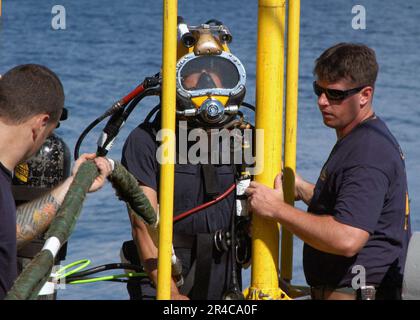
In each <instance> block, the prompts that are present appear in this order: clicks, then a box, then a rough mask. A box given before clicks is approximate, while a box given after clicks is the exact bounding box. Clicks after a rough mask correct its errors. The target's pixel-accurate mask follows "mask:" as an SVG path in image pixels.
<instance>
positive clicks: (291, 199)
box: [280, 0, 300, 282]
mask: <svg viewBox="0 0 420 320" xmlns="http://www.w3.org/2000/svg"><path fill="white" fill-rule="evenodd" d="M288 11H289V12H288V25H287V69H286V73H287V76H286V121H285V127H286V128H285V132H284V171H283V175H284V177H283V187H284V200H285V201H286V202H287V203H288V204H290V205H294V203H295V192H294V190H295V173H296V139H297V115H298V81H299V33H300V0H289V10H288ZM281 232H282V234H281V236H282V237H281V269H280V270H281V272H280V277H281V278H282V279H283V280H285V281H287V282H291V280H292V276H293V235H292V234H291V233H290V232H289V231H288V230H286V229H285V228H284V227H282V231H281Z"/></svg>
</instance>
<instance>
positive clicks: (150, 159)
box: [121, 21, 246, 300]
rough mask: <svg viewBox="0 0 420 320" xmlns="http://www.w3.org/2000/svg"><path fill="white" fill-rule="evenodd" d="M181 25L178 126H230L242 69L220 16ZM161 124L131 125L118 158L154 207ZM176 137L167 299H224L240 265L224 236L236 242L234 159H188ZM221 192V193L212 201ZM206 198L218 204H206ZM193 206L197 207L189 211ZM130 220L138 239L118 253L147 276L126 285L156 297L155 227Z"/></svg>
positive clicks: (136, 295) (135, 295)
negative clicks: (232, 233) (233, 237)
mask: <svg viewBox="0 0 420 320" xmlns="http://www.w3.org/2000/svg"><path fill="white" fill-rule="evenodd" d="M179 26H181V27H179V29H181V34H180V38H181V40H180V41H179V46H178V62H177V127H178V132H179V130H181V129H182V128H184V129H185V130H187V132H190V131H191V130H194V129H202V130H203V131H204V132H206V133H208V134H210V133H209V132H210V130H211V129H228V130H229V129H231V128H233V125H232V124H233V123H235V124H237V123H238V121H237V116H238V109H239V107H240V105H241V103H242V100H243V98H244V96H245V80H246V74H245V69H244V67H243V66H242V64H241V62H240V61H239V59H238V58H236V57H235V56H234V55H233V54H231V53H230V52H229V49H228V47H227V41H226V39H223V37H221V36H220V34H221V33H223V31H224V32H226V30H227V28H226V27H225V26H223V25H222V24H221V23H218V22H215V23H214V22H209V23H207V24H203V25H201V26H198V27H191V26H190V27H189V30H188V29H187V26H186V24H185V23H183V21H181V23H180V24H179ZM182 29H183V30H186V29H187V31H186V32H188V35H189V36H190V37H189V40H191V41H185V39H184V40H183V36H185V34H186V32H185V31H184V33H182ZM217 35H219V37H218V36H217ZM148 118H149V117H148ZM185 127H186V128H185ZM159 129H160V114H157V115H156V117H155V118H154V120H153V121H150V122H149V121H145V122H144V123H142V124H140V125H139V126H138V127H137V128H135V129H134V130H133V131H132V132H131V134H130V135H129V137H128V138H127V140H126V142H125V144H124V148H123V154H122V161H121V162H122V164H123V165H124V166H125V167H126V168H127V169H128V170H129V171H130V172H131V173H132V174H133V175H134V176H135V177H136V178H137V180H138V181H139V185H140V186H141V188H142V189H143V191H144V193H145V194H146V196H147V197H148V198H149V200H150V202H151V204H152V206H153V207H154V208H155V210H157V209H158V199H159V195H158V192H159V166H160V164H159V161H158V159H157V158H156V154H157V153H156V152H157V149H158V147H159V142H157V139H156V136H157V132H158V131H159ZM180 136H181V135H180V134H178V135H177V139H176V140H177V141H176V142H177V146H178V147H177V152H176V156H177V161H176V163H175V182H174V183H175V184H174V227H173V231H174V236H173V246H174V251H175V255H176V257H177V259H180V263H181V266H179V265H178V267H180V268H179V269H181V270H178V273H180V274H176V275H174V269H176V268H174V267H173V268H172V269H173V275H174V277H173V282H172V291H171V292H172V295H171V298H172V299H186V298H190V299H201V300H215V299H222V298H224V297H225V296H226V293H227V292H228V291H229V290H230V292H231V291H232V290H231V289H232V283H233V284H234V285H235V290H234V291H235V293H238V294H239V295H240V290H241V279H240V278H241V265H240V264H239V263H237V261H236V259H234V258H232V257H233V253H232V250H230V248H229V243H233V242H232V241H231V242H229V241H225V240H226V235H229V232H230V230H231V227H232V223H233V222H232V221H233V219H232V218H233V217H234V215H235V193H234V192H226V191H227V190H229V189H230V188H231V187H232V185H233V187H234V186H235V178H236V176H235V174H236V173H237V169H236V166H235V164H233V163H207V162H205V163H202V162H200V163H196V162H194V161H191V159H188V155H187V154H186V153H188V150H189V148H190V146H191V144H190V143H188V141H182V140H181V139H180ZM183 143H188V146H187V148H186V149H184V151H183V150H182V148H180V147H179V145H180V144H183ZM207 156H208V157H207ZM207 156H206V157H205V158H207V159H208V158H209V157H210V155H207ZM182 160H184V161H185V160H186V161H185V162H182ZM231 190H233V189H231ZM218 198H221V200H220V201H215V199H218ZM211 201H215V203H214V204H212V205H210V206H203V204H206V203H209V202H211ZM191 211H194V212H195V213H193V214H187V213H188V212H191ZM130 219H131V223H132V235H133V239H134V243H135V245H133V243H132V242H126V243H125V244H124V246H123V253H124V256H125V257H126V258H129V260H130V261H131V262H134V263H135V262H140V261H141V264H142V265H143V267H144V269H145V271H146V272H147V273H148V275H149V279H142V280H131V281H130V282H129V284H128V291H129V294H130V297H131V298H132V299H153V298H154V297H155V295H156V291H155V287H156V283H157V257H158V249H157V245H156V242H157V241H156V234H155V232H153V231H152V230H151V229H149V228H147V227H146V225H145V224H144V223H143V222H142V221H140V220H139V219H138V218H136V217H135V216H134V215H133V214H130ZM130 251H131V254H130ZM138 258H139V259H138ZM136 260H137V261H136ZM138 260H140V261H138ZM175 273H176V271H175Z"/></svg>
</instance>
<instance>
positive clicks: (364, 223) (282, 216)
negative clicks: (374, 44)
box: [247, 43, 411, 300]
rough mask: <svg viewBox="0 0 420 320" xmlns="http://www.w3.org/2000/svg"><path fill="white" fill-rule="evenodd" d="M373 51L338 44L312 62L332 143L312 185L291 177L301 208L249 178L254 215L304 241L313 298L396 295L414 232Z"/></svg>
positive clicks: (279, 187)
mask: <svg viewBox="0 0 420 320" xmlns="http://www.w3.org/2000/svg"><path fill="white" fill-rule="evenodd" d="M377 73H378V64H377V62H376V57H375V52H374V51H373V50H372V49H370V48H368V47H366V46H365V45H359V44H348V43H340V44H337V45H335V46H333V47H331V48H329V49H327V50H326V51H325V52H324V53H322V54H321V56H320V57H319V58H318V59H317V60H316V64H315V69H314V74H315V76H316V81H315V82H314V83H313V88H314V92H315V94H316V95H317V97H318V106H319V110H320V112H321V114H322V118H323V122H324V124H325V125H326V126H328V127H330V128H333V129H335V131H336V134H337V142H336V144H335V146H334V147H333V149H332V151H331V154H330V156H329V158H328V160H327V162H326V163H325V164H324V166H323V168H322V170H321V173H320V176H319V178H318V181H317V183H316V184H315V185H313V184H311V183H309V182H307V181H305V180H303V179H302V178H301V177H300V176H298V175H296V180H295V197H296V200H302V201H304V202H305V203H306V204H307V205H308V206H309V207H308V212H303V211H301V210H299V209H296V208H294V207H292V206H290V205H288V204H286V203H285V202H283V190H282V185H281V176H280V175H279V176H278V177H276V181H275V188H274V190H273V189H270V188H268V187H266V186H264V185H261V184H258V183H256V182H252V183H251V185H250V187H249V188H248V189H247V194H248V196H249V198H248V201H249V204H250V206H251V209H252V211H253V213H254V214H258V215H261V216H264V217H266V218H270V219H274V220H275V221H278V222H280V223H281V224H282V225H283V226H285V227H286V228H287V229H289V230H290V231H291V232H293V233H294V234H295V235H297V236H298V237H300V238H301V239H302V240H303V241H304V242H305V245H304V251H303V266H304V272H305V276H306V280H307V282H308V284H309V285H310V286H311V294H312V298H313V299H331V300H333V299H340V300H342V299H345V300H348V299H372V298H373V299H375V296H376V299H400V298H401V286H402V278H403V271H404V264H405V258H406V253H407V246H408V241H409V238H410V235H411V232H410V221H409V208H408V190H407V179H406V172H405V164H404V156H403V153H402V151H401V148H400V147H399V145H398V142H397V141H396V139H395V138H394V136H393V135H392V134H391V132H390V131H389V129H388V128H387V126H386V125H385V123H384V122H383V121H382V120H381V119H380V118H379V117H378V116H376V115H375V113H374V111H373V107H372V98H373V93H374V88H375V81H376V77H377Z"/></svg>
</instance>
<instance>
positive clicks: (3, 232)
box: [0, 163, 17, 300]
mask: <svg viewBox="0 0 420 320" xmlns="http://www.w3.org/2000/svg"><path fill="white" fill-rule="evenodd" d="M11 183H12V174H11V172H10V171H9V170H7V169H6V168H5V167H4V166H3V164H1V163H0V300H2V299H4V297H5V296H6V293H7V291H9V290H10V288H11V287H12V285H13V282H14V281H15V279H16V277H17V262H16V256H17V250H16V206H15V201H14V199H13V195H12V191H11Z"/></svg>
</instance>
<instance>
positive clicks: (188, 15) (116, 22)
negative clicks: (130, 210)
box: [0, 0, 420, 300]
mask: <svg viewBox="0 0 420 320" xmlns="http://www.w3.org/2000/svg"><path fill="white" fill-rule="evenodd" d="M178 2H179V15H182V16H183V17H184V18H185V19H186V21H187V22H188V23H190V24H195V25H196V24H200V23H204V22H205V21H207V20H209V19H211V18H215V19H218V20H221V21H223V22H224V23H225V24H227V25H228V27H229V28H230V30H231V32H232V34H233V42H232V44H231V45H230V48H231V50H232V52H233V53H234V54H235V55H237V56H238V57H239V59H240V60H241V61H242V63H243V64H244V66H245V68H246V70H247V76H248V79H247V96H246V99H245V100H246V101H247V102H249V103H252V104H254V103H255V68H256V42H257V39H256V38H257V11H258V2H257V1H243V0H231V1H216V0H207V1H186V0H180V1H178ZM419 4H420V2H419V1H418V0H406V1H391V0H358V1H349V0H319V1H311V0H302V1H301V43H300V68H299V114H298V116H299V119H298V126H299V128H298V146H297V170H298V172H299V173H300V174H301V175H302V176H303V177H305V178H306V179H308V180H310V181H313V182H315V181H316V179H317V177H318V175H319V172H320V168H321V166H322V164H323V163H324V161H325V160H326V158H327V156H328V154H329V152H330V149H331V148H332V146H333V145H334V143H335V140H336V137H335V132H334V131H333V130H331V129H329V128H327V127H325V126H324V125H323V124H322V118H321V115H320V113H319V111H318V108H317V104H316V99H315V97H314V95H313V93H312V81H313V76H312V68H313V64H314V60H315V59H316V58H317V57H318V56H319V55H320V53H321V52H322V51H323V50H324V49H326V48H327V47H329V46H331V45H333V44H335V43H338V42H343V41H345V42H362V43H365V44H367V45H369V46H371V47H372V48H374V49H375V50H376V54H377V58H378V61H379V64H380V73H379V78H378V81H377V88H376V93H375V99H374V108H375V110H376V113H377V114H378V115H379V116H380V117H382V118H383V119H384V120H385V121H386V123H387V124H388V126H389V127H390V129H391V131H392V132H393V133H394V135H395V136H396V138H397V139H398V141H399V142H400V144H401V146H402V149H403V150H404V152H405V155H406V165H407V173H408V183H409V189H410V197H411V212H412V215H411V218H412V226H413V230H420V212H419V211H420V179H419V177H420V174H419V172H420V161H419V159H420V144H419V136H420V130H419V124H420V78H419V74H420V54H419V52H420V28H419V26H418V24H419V21H420V8H419ZM54 5H62V6H63V7H64V8H65V10H66V29H64V30H54V29H53V28H52V25H51V21H52V18H53V17H54V14H52V12H51V11H52V8H53V6H54ZM355 5H362V6H363V7H364V8H365V10H366V28H365V29H359V30H355V29H353V28H352V20H353V18H354V16H355V14H353V13H352V8H353V6H355ZM265 36H266V37H270V35H269V34H267V35H265ZM161 50H162V1H157V0H142V1H139V0H121V1H111V0H101V1H99V0H89V1H82V0H72V1H70V0H54V1H51V0H38V1H35V0H13V1H12V0H4V1H3V17H2V18H1V20H0V74H1V73H5V72H6V71H7V70H9V69H10V68H12V67H13V66H16V65H18V64H24V63H38V64H43V65H46V66H48V67H49V68H51V69H52V70H54V71H55V72H56V73H57V74H58V75H59V77H60V78H61V80H62V82H63V85H64V89H65V94H66V106H67V107H68V109H69V112H70V117H69V119H68V120H67V121H65V122H64V123H62V125H61V127H60V128H59V129H58V130H57V134H58V135H60V136H61V137H63V138H64V139H65V141H66V142H67V144H68V145H69V147H70V149H72V150H73V148H74V145H75V143H76V140H77V138H78V137H79V135H80V134H81V132H82V130H83V129H84V128H85V127H86V126H87V125H88V124H89V123H90V122H91V121H93V120H94V119H95V118H96V117H98V116H99V115H100V114H102V112H103V111H104V110H105V109H107V108H108V107H109V106H110V105H111V104H112V103H113V102H115V101H116V100H118V99H119V98H121V97H122V96H124V95H125V94H127V93H128V92H129V91H130V90H131V89H133V88H134V87H135V86H136V85H137V84H139V83H140V82H141V81H142V80H143V79H144V78H145V77H146V76H150V75H153V74H155V73H156V72H158V71H159V69H160V65H161ZM157 103H158V101H157V99H156V98H149V99H148V100H146V99H145V100H144V101H143V102H142V103H141V104H140V105H139V106H138V107H137V109H136V110H135V111H134V112H133V113H132V116H131V117H130V118H129V120H128V122H127V124H126V125H125V127H124V128H123V129H122V131H121V132H120V134H119V136H118V138H117V140H116V142H115V145H114V147H113V149H112V150H111V151H110V153H109V156H111V157H113V158H115V159H120V155H121V149H122V145H123V142H124V140H125V138H126V137H127V135H128V134H129V132H130V131H131V130H132V129H133V128H135V127H136V126H137V125H138V124H139V123H140V122H141V121H142V119H143V118H144V117H145V115H146V114H147V113H148V112H149V110H151V108H152V107H153V106H155V105H156V104H157ZM102 128H103V124H101V125H100V126H99V127H98V128H97V130H94V131H92V132H91V134H90V135H88V137H87V138H86V140H85V142H84V144H83V146H82V152H95V151H96V141H97V139H98V136H99V133H100V130H101V129H102ZM298 206H299V207H300V208H302V209H305V207H304V206H302V205H300V204H298ZM130 237H131V232H130V227H129V221H128V217H127V213H126V209H125V205H124V204H123V203H122V202H120V201H118V199H117V197H116V196H115V194H114V192H113V190H112V188H111V187H110V186H106V187H104V189H103V190H101V191H99V192H97V193H95V194H91V195H89V196H88V199H87V201H86V202H85V206H84V209H83V212H82V215H81V218H80V219H79V221H78V223H77V226H76V229H75V231H74V233H73V235H72V237H71V238H70V241H69V249H68V254H67V259H66V261H65V262H64V263H70V262H72V261H75V260H79V259H85V258H87V259H90V260H91V261H92V265H99V264H104V263H112V262H118V261H119V260H120V258H119V251H120V247H121V244H122V242H123V241H125V240H127V239H129V238H130ZM293 270H294V276H293V283H294V284H305V278H304V275H303V270H302V242H301V241H300V240H299V239H297V238H296V240H295V242H294V268H293ZM249 283H250V272H249V270H247V271H244V286H248V285H249ZM127 298H128V295H127V293H126V290H125V285H124V284H120V283H113V282H101V283H96V284H84V285H67V287H66V289H65V290H60V291H59V293H58V299H63V300H67V299H82V300H88V299H127Z"/></svg>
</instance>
